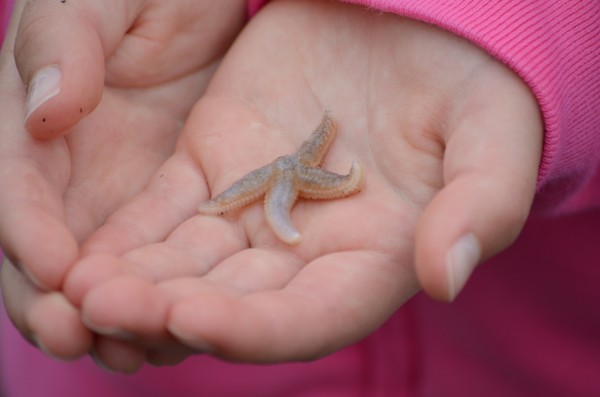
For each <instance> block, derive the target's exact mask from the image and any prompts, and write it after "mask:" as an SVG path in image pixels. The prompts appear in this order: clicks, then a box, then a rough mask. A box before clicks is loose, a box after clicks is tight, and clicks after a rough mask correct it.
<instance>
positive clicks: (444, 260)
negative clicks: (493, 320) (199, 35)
mask: <svg viewBox="0 0 600 397" xmlns="http://www.w3.org/2000/svg"><path fill="white" fill-rule="evenodd" d="M325 108H328V109H329V110H330V111H331V113H332V115H333V117H334V118H335V119H336V120H337V121H338V122H339V127H340V131H339V135H338V138H337V140H336V141H335V142H334V144H333V147H332V149H331V151H330V153H329V155H328V157H327V159H326V161H325V164H324V168H326V169H328V170H332V171H335V172H338V173H345V172H347V170H348V169H349V167H350V164H351V162H352V160H354V159H358V160H359V161H361V163H362V164H363V166H364V167H365V169H366V178H367V181H366V186H365V188H364V190H363V191H362V192H360V193H358V194H356V195H354V196H352V197H349V198H345V199H340V200H331V201H321V202H319V201H302V202H300V203H298V205H296V207H295V208H294V209H293V210H292V220H293V222H294V223H295V225H296V226H297V227H298V229H299V230H300V232H301V233H302V238H303V240H302V242H301V243H300V244H299V245H297V246H289V245H286V244H284V243H282V242H280V241H279V240H278V239H277V238H276V237H275V236H274V234H273V232H272V231H271V230H270V228H269V227H268V226H267V224H266V222H265V216H264V212H263V209H262V205H260V204H256V205H253V206H251V207H250V208H245V209H242V210H240V211H239V212H237V213H235V214H233V215H230V216H225V217H217V216H201V215H197V214H193V212H194V208H195V206H196V205H197V204H198V203H199V202H200V201H202V200H206V199H208V198H209V196H210V195H211V194H212V195H214V194H216V193H219V192H220V191H222V190H223V189H224V188H225V187H227V186H228V185H229V184H230V183H232V182H233V181H235V180H237V179H238V178H239V177H241V176H242V175H244V174H245V173H247V172H249V171H250V170H252V169H254V168H257V167H259V166H261V165H264V164H267V163H269V162H271V161H272V160H273V159H274V158H275V157H277V156H280V155H284V154H288V153H291V152H293V151H294V150H295V149H296V148H297V147H298V145H299V144H300V143H301V142H302V141H303V140H304V139H306V137H307V136H308V135H309V133H310V132H311V130H312V129H313V128H314V127H315V126H316V124H317V123H318V121H319V119H320V117H321V114H322V112H323V110H324V109H325ZM541 148H542V125H541V120H540V116H539V113H538V108H537V105H536V102H535V100H534V98H533V97H532V95H531V94H530V92H529V90H528V89H527V87H526V86H525V85H524V84H523V83H522V82H521V81H520V79H519V78H518V77H516V76H515V75H514V74H513V73H512V72H511V71H510V70H509V69H507V68H506V67H504V66H503V65H501V64H499V63H498V62H497V61H495V60H494V59H492V58H490V57H489V56H488V55H487V54H486V53H484V52H483V51H481V50H480V49H478V48H477V47H475V46H474V45H472V44H470V43H468V42H466V41H465V40H462V39H460V38H458V37H455V36H453V35H452V34H449V33H446V32H444V31H441V30H439V29H436V28H435V27H432V26H428V25H425V24H422V23H417V22H413V21H410V20H406V19H402V18H398V17H395V16H390V15H379V14H374V13H369V12H368V11H366V10H364V9H362V8H356V7H351V6H347V5H343V4H340V3H331V2H303V1H279V2H274V3H271V4H270V5H269V6H267V8H266V9H265V10H264V11H262V12H261V13H260V14H259V15H258V16H257V17H256V18H255V19H254V20H253V21H251V23H250V25H249V26H248V27H247V28H246V30H245V31H244V33H243V34H242V35H241V36H240V38H239V40H238V41H237V42H236V44H235V45H234V46H233V47H232V49H231V50H230V52H229V53H228V56H227V57H226V58H225V60H224V62H223V64H222V65H221V66H220V68H219V70H218V72H217V73H216V75H215V77H214V78H213V80H212V81H211V84H210V86H209V88H208V91H207V94H206V96H205V97H204V98H203V99H202V100H201V101H200V102H199V104H198V106H197V107H196V108H195V109H194V110H193V112H192V114H191V117H190V118H189V120H188V123H187V125H186V127H185V129H184V131H183V134H182V136H181V137H180V139H179V142H178V146H177V149H176V152H175V154H174V155H173V156H172V157H171V158H170V159H169V160H168V161H167V162H166V163H165V165H163V167H161V168H160V169H159V170H158V171H157V172H156V174H155V176H154V179H153V181H152V182H151V184H150V185H149V187H148V188H147V189H146V190H145V191H144V192H142V193H141V194H139V195H138V196H137V197H135V198H134V200H133V201H131V202H130V203H128V204H127V205H126V206H124V207H123V208H121V209H120V210H118V211H117V212H116V213H115V214H113V215H112V216H111V218H109V221H108V223H107V224H106V225H105V226H103V228H101V229H100V230H99V231H98V232H97V233H96V234H94V235H93V236H92V237H91V239H90V240H89V242H88V245H87V247H88V249H89V250H91V251H95V252H106V251H107V248H108V247H112V248H110V250H112V254H113V255H105V254H103V255H100V254H98V255H92V256H89V257H88V258H87V259H84V261H82V262H81V263H79V264H78V265H77V266H76V267H75V268H74V269H73V271H72V273H71V274H70V276H69V277H68V279H67V282H66V293H67V295H68V296H69V297H70V298H71V299H72V300H74V301H75V302H80V301H81V302H82V310H83V315H84V318H85V319H86V323H87V324H88V325H90V326H91V327H92V329H94V330H96V331H97V332H99V333H102V334H105V335H107V336H111V337H123V338H124V339H123V340H126V341H130V342H131V345H130V347H131V346H138V347H142V348H146V349H147V354H148V356H147V357H150V360H151V361H153V362H155V363H157V362H161V361H163V362H175V361H177V360H179V359H182V358H183V357H184V356H185V355H186V354H188V353H189V352H186V351H185V349H182V346H180V345H179V344H178V343H176V342H175V341H174V340H173V338H172V336H171V335H175V337H176V338H178V339H179V341H181V342H183V344H184V345H187V346H189V347H191V348H193V349H197V350H198V351H201V352H209V353H212V354H214V355H216V356H219V357H223V358H226V359H232V360H242V361H253V362H256V361H259V362H260V361H268V362H270V361H280V360H298V359H302V360H304V359H312V358H316V357H319V356H321V355H323V354H326V353H329V352H331V351H333V350H335V349H338V348H341V347H342V346H345V345H347V344H349V343H352V342H354V341H356V340H358V339H360V338H362V337H364V336H365V335H367V334H368V333H370V332H371V331H372V330H374V329H375V328H377V327H378V326H379V325H380V324H381V323H382V322H383V321H385V320H386V319H387V318H388V317H389V316H390V315H391V314H392V313H393V312H394V311H395V310H396V309H397V308H398V307H399V306H400V305H402V303H404V302H405V301H406V300H407V299H408V298H410V296H412V294H413V293H414V292H415V291H416V290H417V289H418V286H419V285H420V286H421V287H423V288H425V289H426V291H427V292H428V293H429V294H430V295H432V296H434V297H436V298H438V299H442V300H451V299H453V298H454V297H455V296H456V294H457V293H458V292H459V291H460V290H461V288H462V287H463V285H464V283H465V282H466V280H467V278H468V277H469V275H470V274H471V271H472V270H473V268H474V267H475V265H476V264H477V263H478V262H480V261H481V260H483V259H485V258H487V257H489V256H491V255H493V254H495V253H497V252H499V251H500V250H502V249H503V248H505V247H506V246H507V245H508V244H510V243H511V241H512V240H513V239H514V238H515V237H516V236H517V234H518V233H519V231H520V229H521V227H522V225H523V223H524V221H525V219H526V217H527V214H528V211H529V208H530V206H531V203H532V200H533V196H534V191H535V183H536V175H537V167H538V162H539V159H540V153H541ZM190 215H191V216H190ZM124 225H129V226H128V227H124ZM141 231H143V233H142V232H141ZM118 357H119V356H118V355H117V354H116V352H115V351H111V352H105V353H103V354H102V359H103V360H104V362H105V363H107V364H108V365H109V366H112V367H113V368H114V367H116V366H118V360H117V358H118Z"/></svg>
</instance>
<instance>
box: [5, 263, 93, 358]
mask: <svg viewBox="0 0 600 397" xmlns="http://www.w3.org/2000/svg"><path fill="white" fill-rule="evenodd" d="M2 292H3V300H4V304H5V306H6V309H7V312H8V314H9V316H10V318H11V320H12V321H13V323H14V324H15V326H16V327H17V329H19V331H20V332H21V333H22V334H23V336H24V337H25V338H27V339H28V340H30V341H31V342H32V343H34V344H35V345H37V346H38V347H39V348H40V349H41V350H42V351H43V352H44V353H46V354H47V355H49V356H51V357H54V358H58V359H63V360H72V359H75V358H78V357H81V356H82V355H84V354H86V353H87V352H88V351H89V350H90V349H91V346H92V341H93V337H92V334H91V333H90V332H89V331H88V330H87V329H86V328H85V327H84V326H83V324H82V322H81V320H80V318H79V312H78V311H77V310H75V309H74V308H73V306H71V305H70V304H69V303H68V302H67V300H66V299H65V298H64V297H63V296H62V295H61V294H59V293H44V292H41V291H39V290H38V289H36V288H35V287H34V286H33V284H31V283H30V282H29V281H28V280H27V279H26V278H25V277H23V275H22V274H21V273H20V272H19V271H18V270H16V269H15V268H14V266H13V265H12V264H10V263H8V262H5V264H4V265H3V269H2Z"/></svg>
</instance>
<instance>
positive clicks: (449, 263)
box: [446, 233, 481, 301]
mask: <svg viewBox="0 0 600 397" xmlns="http://www.w3.org/2000/svg"><path fill="white" fill-rule="evenodd" d="M480 258H481V245H480V244H479V241H478V240H477V237H475V235H474V234H472V233H469V234H467V235H465V236H463V237H461V238H460V239H459V240H458V241H457V242H456V243H455V244H454V246H453V247H452V248H451V249H450V251H448V254H447V255H446V270H447V273H448V293H449V299H450V301H453V300H454V299H455V298H456V296H457V295H458V293H459V292H460V291H461V290H462V289H463V287H464V286H465V284H466V283H467V280H468V279H469V276H470V275H471V273H472V272H473V270H474V269H475V266H477V263H478V262H479V259H480Z"/></svg>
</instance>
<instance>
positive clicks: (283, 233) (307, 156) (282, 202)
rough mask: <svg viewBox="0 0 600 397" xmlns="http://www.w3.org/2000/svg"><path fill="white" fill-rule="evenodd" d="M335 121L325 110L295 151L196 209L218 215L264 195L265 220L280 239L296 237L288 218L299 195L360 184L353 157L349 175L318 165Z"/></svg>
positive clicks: (345, 190) (341, 193)
mask: <svg viewBox="0 0 600 397" xmlns="http://www.w3.org/2000/svg"><path fill="white" fill-rule="evenodd" d="M336 131H337V127H336V124H335V122H334V121H333V120H332V119H331V117H330V116H329V114H328V113H327V112H325V114H324V115H323V119H322V120H321V123H320V124H319V126H318V127H317V129H316V130H315V131H314V132H313V133H312V134H311V136H310V137H309V138H308V140H306V141H305V142H304V143H303V144H302V145H301V146H300V148H299V149H298V150H297V151H296V153H294V154H291V155H288V156H282V157H278V158H276V159H275V160H274V161H273V162H272V163H271V164H268V165H266V166H264V167H261V168H258V169H256V170H254V171H252V172H250V173H249V174H247V175H246V176H244V177H243V178H242V179H240V180H238V181H237V182H235V183H234V184H233V185H231V186H230V187H229V188H227V189H226V190H225V191H223V192H222V193H221V194H219V195H217V196H216V197H214V198H212V199H211V200H208V201H205V202H203V203H201V204H200V205H199V206H198V211H199V212H200V213H201V214H208V215H222V214H224V213H226V212H229V211H233V210H236V209H238V208H241V207H243V206H245V205H248V204H250V203H252V202H255V201H257V200H259V199H260V198H261V197H262V196H263V195H264V196H265V214H266V218H267V223H268V224H269V225H270V226H271V229H273V232H274V233H275V235H277V237H279V238H280V239H281V240H283V241H285V242H286V243H288V244H297V243H299V242H300V233H299V232H298V230H296V228H295V227H294V225H293V224H292V221H291V219H290V211H291V209H292V207H293V205H294V203H295V202H296V200H297V199H298V197H301V198H306V199H334V198H341V197H346V196H349V195H351V194H353V193H356V192H358V191H360V190H361V189H362V187H363V186H364V182H365V174H364V171H363V169H362V167H361V166H360V163H358V161H354V162H352V167H351V168H350V172H349V173H348V175H339V174H335V173H333V172H330V171H327V170H324V169H322V168H318V167H319V166H320V165H321V164H322V163H323V159H324V158H325V155H326V154H327V151H328V149H329V147H330V146H331V144H332V143H333V140H334V138H335V134H336Z"/></svg>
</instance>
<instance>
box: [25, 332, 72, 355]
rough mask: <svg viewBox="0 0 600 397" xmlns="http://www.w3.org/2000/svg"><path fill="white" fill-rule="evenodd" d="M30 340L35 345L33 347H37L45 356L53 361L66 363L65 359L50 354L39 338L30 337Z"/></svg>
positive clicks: (35, 336)
mask: <svg viewBox="0 0 600 397" xmlns="http://www.w3.org/2000/svg"><path fill="white" fill-rule="evenodd" d="M31 340H32V341H33V343H35V345H36V346H37V348H38V349H40V350H41V351H42V352H43V353H44V354H45V355H46V356H48V357H50V358H52V359H54V360H58V361H67V360H66V359H64V358H63V357H59V356H57V355H56V354H54V353H52V352H51V351H50V350H48V348H47V347H46V345H44V344H43V343H42V341H41V340H40V337H39V336H37V335H32V336H31Z"/></svg>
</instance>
